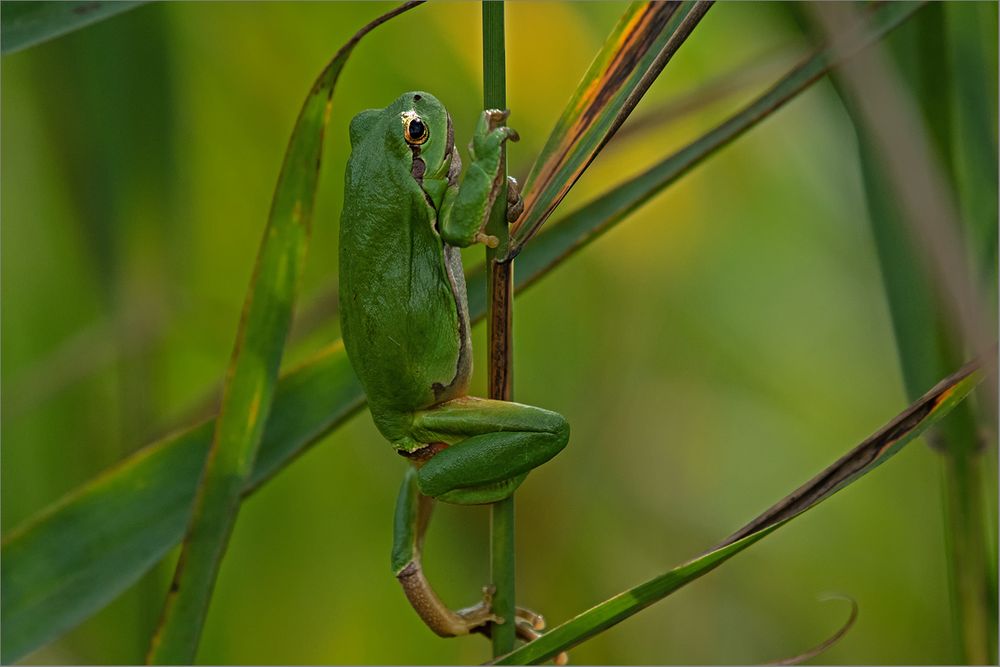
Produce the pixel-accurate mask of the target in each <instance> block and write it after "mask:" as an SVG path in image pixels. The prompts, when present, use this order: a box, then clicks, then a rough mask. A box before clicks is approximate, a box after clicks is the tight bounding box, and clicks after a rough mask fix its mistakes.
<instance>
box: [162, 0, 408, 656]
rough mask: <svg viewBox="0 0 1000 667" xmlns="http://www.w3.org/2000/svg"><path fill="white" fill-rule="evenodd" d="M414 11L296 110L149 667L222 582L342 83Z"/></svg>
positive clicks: (344, 51)
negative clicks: (343, 76)
mask: <svg viewBox="0 0 1000 667" xmlns="http://www.w3.org/2000/svg"><path fill="white" fill-rule="evenodd" d="M415 4H417V3H413V2H409V3H405V4H403V5H400V6H399V7H397V8H395V9H393V10H392V11H390V12H387V13H386V14H383V15H382V16H380V17H379V18H377V19H376V20H374V21H372V22H371V23H369V24H367V25H366V26H364V27H363V28H362V29H361V30H359V31H358V32H357V33H356V34H355V35H354V36H353V37H352V38H351V39H350V40H349V41H348V42H347V43H346V44H345V45H344V46H343V47H341V49H340V50H339V51H338V52H337V53H336V54H335V55H334V56H333V58H332V59H331V60H330V62H329V63H328V64H327V66H326V67H325V68H324V69H323V71H322V72H321V73H320V75H319V77H318V78H317V79H316V82H315V83H314V84H313V86H312V89H311V90H310V91H309V95H308V96H307V97H306V100H305V102H304V103H303V105H302V109H301V111H300V112H299V116H298V119H297V120H296V122H295V128H294V129H293V130H292V136H291V139H289V142H288V149H287V150H286V152H285V159H284V163H283V164H282V168H281V173H280V175H279V176H278V185H277V187H276V189H275V192H274V199H273V200H272V203H271V213H270V215H269V216H268V221H267V226H266V227H265V229H264V238H263V240H262V241H261V247H260V253H259V254H258V256H257V264H256V266H255V267H254V274H253V278H252V279H251V282H250V288H249V290H248V292H247V297H246V301H245V303H244V306H243V316H242V319H241V321H240V327H239V332H238V333H237V337H236V344H235V347H234V349H233V356H232V361H231V362H230V365H229V369H228V372H227V376H226V382H225V386H224V388H223V393H222V405H221V408H220V410H219V417H218V419H217V420H216V422H215V434H214V437H213V440H212V446H211V448H210V449H209V451H208V456H207V458H206V459H205V468H204V471H203V472H202V474H201V482H200V484H199V486H198V490H197V493H196V495H195V498H194V508H193V510H192V514H191V522H190V525H189V527H188V530H187V534H186V536H185V538H184V542H183V544H182V546H181V554H180V558H179V559H178V561H177V569H176V571H175V573H174V579H173V583H172V584H171V586H170V590H169V591H168V593H167V599H166V602H165V603H164V607H163V615H162V617H161V619H160V624H159V626H158V627H157V629H156V632H155V633H154V635H153V639H152V641H151V643H150V647H149V655H148V662H150V663H155V664H189V663H193V662H194V659H195V656H196V654H197V651H198V643H199V641H200V639H201V632H202V627H203V626H204V623H205V617H206V616H207V615H208V606H209V603H210V602H211V599H212V591H213V589H214V588H215V580H216V577H217V576H218V572H219V567H220V566H221V564H222V558H223V556H224V555H225V552H226V546H227V545H228V543H229V536H230V534H231V533H232V530H233V525H234V524H235V522H236V516H237V514H238V512H239V508H240V502H241V497H242V494H243V490H244V488H245V487H246V484H247V481H248V479H249V477H250V475H251V473H252V471H253V469H254V463H255V461H256V458H257V449H258V447H259V445H260V441H261V438H262V436H263V434H264V426H265V424H266V423H267V420H268V416H269V415H270V412H271V406H272V400H273V398H274V391H275V387H276V385H277V380H278V369H279V367H280V364H281V357H282V353H283V352H284V348H285V339H286V337H287V335H288V330H289V327H290V325H291V319H292V310H293V308H294V304H295V296H296V294H297V292H298V287H299V283H300V281H301V275H302V267H303V264H304V263H305V253H306V248H307V245H308V239H309V230H310V227H311V223H312V214H313V208H314V207H315V203H316V186H317V184H318V182H319V169H320V163H321V159H322V154H323V136H324V131H325V129H326V125H327V123H328V122H329V120H330V114H331V111H332V103H333V92H334V88H335V87H336V84H337V79H338V78H339V77H340V72H341V71H342V70H343V68H344V65H345V64H346V63H347V59H348V58H349V57H350V55H351V52H352V51H353V50H354V47H355V46H356V45H357V44H358V42H359V41H360V40H361V38H362V37H364V36H365V35H366V34H367V33H369V32H370V31H371V30H373V29H374V28H375V27H377V26H379V25H381V24H382V23H384V22H386V21H387V20H389V19H391V18H393V17H395V16H398V15H399V14H401V13H402V12H404V11H406V10H408V9H410V8H412V7H413V6H415Z"/></svg>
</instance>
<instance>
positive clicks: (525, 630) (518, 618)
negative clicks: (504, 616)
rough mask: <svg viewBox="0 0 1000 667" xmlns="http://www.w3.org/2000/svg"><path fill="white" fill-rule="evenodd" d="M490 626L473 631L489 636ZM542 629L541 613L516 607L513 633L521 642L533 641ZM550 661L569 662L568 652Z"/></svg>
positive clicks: (543, 625)
mask: <svg viewBox="0 0 1000 667" xmlns="http://www.w3.org/2000/svg"><path fill="white" fill-rule="evenodd" d="M492 627H493V626H492V625H486V626H483V627H482V628H476V629H475V632H481V633H482V634H484V635H486V636H487V637H489V636H490V635H491V630H492ZM544 629H545V618H544V617H543V616H542V615H541V614H538V613H535V612H533V611H531V610H530V609H525V608H524V607H518V608H517V611H516V612H515V619H514V633H515V634H516V635H517V638H518V639H520V640H521V641H523V642H533V641H535V640H536V639H538V638H539V637H541V636H542V632H541V631H542V630H544ZM552 662H553V663H555V664H557V665H566V664H569V654H568V653H566V651H562V652H561V653H559V655H557V656H556V657H555V658H553V659H552Z"/></svg>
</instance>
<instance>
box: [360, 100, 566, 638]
mask: <svg viewBox="0 0 1000 667" xmlns="http://www.w3.org/2000/svg"><path fill="white" fill-rule="evenodd" d="M506 115H507V114H506V113H505V112H500V111H497V110H488V111H485V112H484V113H483V115H482V117H481V118H480V120H479V123H478V124H477V126H476V131H475V135H474V137H473V140H472V142H471V144H470V146H469V150H470V153H471V154H472V162H471V164H470V165H469V167H468V168H467V170H466V174H465V177H464V179H463V180H462V182H461V185H460V186H459V185H458V183H457V181H458V175H459V172H460V171H461V160H460V158H459V155H458V151H457V150H456V149H455V146H454V133H453V130H452V124H451V118H450V117H449V115H448V112H447V111H446V110H445V108H444V107H443V106H442V105H441V103H440V102H439V101H438V100H437V99H436V98H434V97H433V96H432V95H430V94H428V93H424V92H412V93H406V94H404V95H402V96H400V97H399V98H398V99H397V100H396V101H395V102H393V103H392V104H390V105H389V106H388V107H386V108H385V109H372V110H368V111H363V112H361V113H360V114H358V115H357V116H355V118H354V120H353V121H352V122H351V130H350V134H351V157H350V160H349V161H348V165H347V175H346V181H345V190H344V193H345V194H344V208H343V213H342V215H341V221H340V313H341V327H342V331H343V338H344V344H345V346H346V348H347V354H348V357H349V358H350V360H351V364H352V366H353V367H354V370H355V372H356V373H357V375H358V378H359V379H360V381H361V384H362V385H363V386H364V388H365V392H366V394H367V395H368V406H369V408H370V410H371V414H372V418H373V419H374V421H375V425H376V426H377V427H378V429H379V431H381V433H382V435H383V436H385V438H386V439H387V440H388V441H389V442H390V443H392V446H393V447H394V448H395V449H396V450H397V451H398V452H399V453H400V454H403V455H405V456H408V457H409V458H411V459H412V460H413V462H414V468H413V469H411V471H410V472H409V473H408V475H407V478H406V481H405V482H404V484H403V489H402V491H401V493H400V497H399V503H398V505H397V512H396V526H395V528H396V530H395V536H394V546H393V558H392V564H393V569H394V571H395V572H396V575H397V577H399V579H400V581H401V582H402V583H403V587H404V590H406V592H407V595H408V597H409V598H410V600H411V602H412V603H413V604H414V606H415V607H416V608H417V611H418V613H420V615H421V617H422V618H423V619H424V620H425V621H426V622H427V623H428V625H430V626H431V628H432V629H433V630H435V631H436V632H438V633H439V634H442V635H455V634H465V633H467V632H469V631H471V630H474V629H477V628H481V627H482V626H483V624H484V623H486V622H487V621H494V622H496V621H498V619H496V618H495V617H494V616H493V615H492V614H491V613H490V610H489V600H488V597H487V600H485V601H484V603H482V604H480V605H477V606H476V607H474V608H471V609H469V610H465V611H464V612H458V613H455V612H451V611H450V610H448V609H447V608H446V607H444V605H443V604H441V603H440V601H439V600H438V599H437V598H436V596H434V593H433V591H431V590H430V587H429V585H427V583H426V580H425V579H424V578H423V574H422V571H421V569H420V543H421V541H422V536H423V529H424V527H425V525H426V517H427V516H428V513H429V509H430V503H431V501H430V498H436V499H439V500H444V501H446V502H452V503H458V504H479V503H489V502H495V501H497V500H500V499H503V498H506V497H508V496H510V494H511V493H513V492H514V489H515V488H517V486H518V485H519V484H520V483H521V482H522V481H523V480H524V477H525V476H526V475H527V473H528V471H530V470H531V469H533V468H535V467H537V466H539V465H541V464H542V463H544V462H546V461H548V460H549V459H550V458H552V457H553V456H555V455H556V454H557V453H558V452H559V451H560V450H561V449H562V448H563V447H564V446H565V445H566V442H567V440H568V438H569V426H568V424H567V423H566V420H565V419H564V418H563V417H562V416H560V415H558V414H556V413H554V412H550V411H548V410H543V409H541V408H536V407H532V406H527V405H520V404H517V403H509V402H503V401H493V400H487V399H481V398H474V397H470V396H468V395H467V390H468V385H469V377H470V375H471V373H472V348H471V342H470V338H469V309H468V305H467V295H466V288H465V279H464V277H463V273H462V262H461V257H460V255H459V250H458V249H459V248H461V247H466V246H469V245H472V244H473V243H476V242H482V243H487V244H489V245H495V243H496V239H495V238H493V237H489V236H486V235H485V234H483V232H482V229H483V226H484V224H485V222H486V218H487V216H488V213H489V211H490V209H491V208H492V205H493V202H494V201H495V199H496V197H497V193H498V192H499V191H500V189H501V186H502V185H503V180H502V179H503V176H502V170H501V166H502V148H503V144H504V142H505V141H507V140H513V139H516V137H517V135H516V133H515V132H514V131H513V130H511V129H510V128H507V127H504V126H502V125H501V124H502V122H503V121H504V119H506ZM421 124H422V126H421ZM421 129H425V130H426V136H424V133H423V132H419V130H421ZM510 210H513V209H512V208H510V209H508V211H510ZM529 620H530V619H529Z"/></svg>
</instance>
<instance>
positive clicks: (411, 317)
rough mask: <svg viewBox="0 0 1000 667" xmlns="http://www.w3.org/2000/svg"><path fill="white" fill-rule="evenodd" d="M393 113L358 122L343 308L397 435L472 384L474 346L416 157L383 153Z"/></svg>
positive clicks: (345, 327) (346, 216) (450, 254)
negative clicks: (415, 172)
mask: <svg viewBox="0 0 1000 667" xmlns="http://www.w3.org/2000/svg"><path fill="white" fill-rule="evenodd" d="M376 113H377V114H379V115H378V116H374V117H370V118H368V119H365V118H364V116H365V114H376ZM386 116H387V114H384V113H382V112H364V113H363V114H361V115H359V117H358V118H356V119H355V122H354V123H352V137H351V139H352V147H353V150H352V153H351V158H350V160H349V162H348V166H347V176H346V180H345V190H344V208H343V212H342V214H341V220H340V298H341V303H340V313H341V327H342V331H343V337H344V344H345V346H346V348H347V354H348V356H349V358H350V360H351V364H352V366H353V367H354V370H355V372H356V373H357V375H358V378H359V379H360V380H361V383H362V385H363V386H364V388H365V391H366V393H367V394H368V400H369V406H370V408H371V411H372V416H373V417H374V419H375V423H376V425H377V426H378V427H379V429H380V430H381V431H382V433H383V435H385V436H386V437H387V438H389V439H390V440H396V439H398V438H400V437H403V436H405V435H407V433H406V427H407V426H408V423H409V414H410V413H411V412H413V411H414V410H418V409H421V408H426V407H429V406H431V405H434V404H435V403H438V402H440V401H443V400H448V399H450V398H454V397H456V396H460V395H464V394H465V392H466V388H467V383H468V376H469V374H470V372H471V354H470V349H469V348H470V344H469V333H468V323H467V306H466V305H465V300H466V293H465V283H464V279H463V277H462V271H461V260H460V258H459V256H458V253H457V251H456V250H454V249H451V248H447V249H446V248H445V246H444V245H443V243H442V241H441V238H440V236H439V235H438V234H437V231H436V230H435V229H434V221H435V214H434V209H433V208H432V207H431V206H430V204H429V203H428V202H427V200H426V198H425V197H424V193H423V190H422V189H421V187H420V185H419V184H418V183H417V182H416V181H415V180H414V178H413V176H412V175H411V173H410V168H411V166H410V165H411V158H410V157H409V156H408V155H402V156H399V155H393V156H389V157H387V156H386V155H385V151H386V150H389V149H391V147H390V146H387V145H386V141H385V139H384V133H385V132H387V131H389V129H390V128H386V127H382V126H381V125H380V124H384V123H386ZM389 120H390V121H391V120H392V118H391V116H390V117H389ZM395 122H397V123H398V122H399V121H398V119H397V120H396V121H395ZM363 124H367V126H366V127H363V128H362V127H356V126H357V125H363ZM362 129H364V130H365V131H364V132H362Z"/></svg>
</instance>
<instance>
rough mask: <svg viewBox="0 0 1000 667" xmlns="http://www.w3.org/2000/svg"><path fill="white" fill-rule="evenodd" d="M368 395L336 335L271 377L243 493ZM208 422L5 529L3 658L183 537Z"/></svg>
mask: <svg viewBox="0 0 1000 667" xmlns="http://www.w3.org/2000/svg"><path fill="white" fill-rule="evenodd" d="M918 6H919V5H918V4H915V3H905V4H904V3H885V4H883V5H881V6H879V7H878V8H877V9H876V10H875V11H874V12H873V14H872V17H871V18H872V21H871V22H870V23H869V24H868V26H867V27H866V29H865V31H864V33H863V34H861V35H859V36H858V43H859V45H863V44H864V43H868V42H870V41H873V40H875V39H878V38H879V37H881V36H882V35H884V34H885V33H886V32H888V31H889V30H890V29H892V28H893V27H895V26H896V25H898V24H899V23H900V22H902V21H903V20H904V19H905V18H906V17H908V16H909V15H910V14H911V13H912V12H913V11H914V10H915V9H916V7H918ZM828 58H829V54H827V53H826V52H823V51H821V52H819V53H817V54H816V55H814V56H813V57H811V58H810V59H808V60H807V61H805V62H804V63H803V64H802V65H800V66H799V67H798V68H796V69H795V70H794V71H793V72H791V73H790V74H789V75H787V76H786V77H785V78H784V79H782V80H781V81H780V82H779V83H778V84H776V85H775V86H774V87H772V88H771V89H770V90H769V91H767V92H766V93H765V94H764V95H763V96H762V97H761V98H760V99H759V100H758V101H757V102H754V103H753V104H751V105H750V106H748V107H746V108H745V109H744V110H742V111H740V112H739V113H738V114H736V115H735V116H734V117H733V118H732V119H730V120H729V121H727V122H726V123H723V124H722V125H720V126H719V127H718V128H716V129H715V130H713V131H712V132H710V133H708V134H707V135H705V137H703V138H702V139H699V140H698V141H696V142H693V143H692V144H691V145H689V146H688V147H686V148H684V149H682V150H681V151H679V152H678V153H676V154H675V155H673V156H671V157H669V158H667V159H666V160H665V161H663V162H661V163H660V164H659V165H657V166H655V167H653V168H652V169H651V170H650V171H648V172H646V173H645V174H643V175H641V176H639V177H637V178H635V179H633V180H631V181H628V182H626V183H624V184H622V185H621V186H619V187H618V188H615V189H614V190H612V191H611V192H609V193H607V194H606V195H604V196H602V197H600V198H598V199H597V200H594V201H593V202H591V203H590V204H588V205H586V206H584V207H583V208H581V209H579V210H577V211H575V212H573V213H572V214H571V215H569V216H567V217H566V218H563V219H562V220H560V221H559V222H557V223H555V224H553V225H550V226H549V227H548V228H547V229H546V230H544V231H543V232H542V233H540V234H539V235H538V236H537V237H536V238H535V239H534V240H533V241H532V242H531V243H530V244H529V245H528V246H526V247H525V249H524V252H522V253H521V254H520V255H519V257H518V271H517V274H516V275H515V287H516V289H517V290H519V291H520V290H523V289H524V288H526V287H528V286H529V285H531V284H532V283H534V282H535V281H536V280H538V279H539V278H541V276H543V275H544V274H545V273H547V272H548V271H550V270H552V269H553V268H555V267H556V266H558V265H559V263H560V262H562V261H563V260H565V259H567V258H568V257H570V256H572V254H573V253H574V252H576V251H577V250H579V249H580V248H582V247H584V246H585V245H586V244H587V243H589V242H590V241H592V240H593V239H594V238H596V237H597V236H598V235H599V234H600V233H601V232H603V231H605V230H606V229H608V228H610V227H611V226H613V225H614V224H616V223H617V222H619V221H621V220H622V219H623V218H624V217H625V215H627V213H629V212H630V211H632V210H634V209H635V208H637V207H638V206H640V205H641V204H642V203H644V202H645V201H647V200H648V199H649V198H651V197H652V196H653V195H655V194H656V193H657V192H659V191H661V190H662V189H663V188H664V187H666V186H667V185H669V184H670V183H672V182H673V181H674V180H676V179H677V178H679V177H680V176H681V175H683V174H684V173H685V172H686V171H687V170H689V169H691V168H692V167H693V166H694V165H696V164H697V163H699V162H700V161H701V160H703V159H705V158H706V157H707V156H708V155H710V154H711V153H712V152H713V151H715V150H718V149H719V148H721V147H722V146H725V145H726V144H728V143H729V142H730V141H732V140H733V139H735V138H736V137H738V136H740V134H742V132H744V131H746V130H747V129H749V128H750V127H752V126H753V125H755V124H756V123H758V122H760V121H761V120H762V119H763V118H765V117H767V116H768V115H769V114H770V113H771V112H773V111H774V110H775V109H777V108H779V107H780V106H781V105H783V104H784V103H785V102H787V101H788V100H790V99H792V98H793V97H794V96H795V95H797V94H798V93H800V92H801V91H802V90H805V89H806V88H807V87H808V86H809V85H810V84H811V83H813V82H815V81H816V80H818V79H819V78H820V77H821V76H822V75H823V74H824V73H825V72H826V71H827V68H828V67H829V62H828ZM485 280H486V278H485V273H484V272H483V271H482V267H480V268H479V270H478V271H473V272H472V273H471V275H470V277H469V284H468V289H469V311H470V314H471V315H472V317H473V318H474V319H475V320H479V319H481V318H482V317H483V315H484V313H485V311H486V300H485V296H484V295H485V291H486V283H485ZM363 405H364V394H363V393H362V391H361V387H360V385H359V384H358V382H357V380H356V379H355V377H354V374H353V372H352V371H351V368H350V365H349V364H348V362H347V357H346V355H345V354H344V350H343V347H342V345H340V344H339V343H336V344H334V345H332V346H330V347H328V348H327V349H325V350H324V351H322V352H321V353H319V354H318V355H317V356H316V357H315V358H313V359H312V360H311V361H309V362H308V363H307V364H305V365H303V366H301V367H299V368H298V369H296V370H293V371H291V372H289V373H288V374H286V375H285V376H284V377H282V379H281V380H280V382H279V383H278V388H277V390H276V392H275V397H274V405H273V407H272V410H271V416H270V419H269V420H268V423H267V425H266V427H265V429H264V435H263V438H262V440H261V444H260V450H259V452H258V456H257V461H256V463H255V467H254V470H253V473H252V475H251V477H250V480H249V482H248V485H247V488H246V489H245V491H244V493H250V492H251V491H252V490H253V489H254V488H256V487H258V486H259V485H261V484H263V483H264V482H266V481H267V480H268V479H269V478H270V477H272V476H273V475H275V474H276V473H277V472H279V471H280V470H281V469H282V468H283V467H284V466H286V465H288V464H289V463H290V462H291V461H292V460H294V458H295V457H296V456H298V455H299V454H301V453H302V452H303V451H305V449H306V448H307V447H308V446H309V445H310V444H312V443H313V442H315V441H316V440H318V439H319V438H320V437H322V436H323V435H325V434H326V433H328V432H330V431H331V430H332V429H334V428H336V427H338V426H339V425H340V424H342V423H344V421H346V420H347V418H349V417H350V416H351V415H352V414H354V413H355V412H356V411H357V410H359V409H360V408H361V407H362V406H363ZM212 429H213V426H212V425H211V423H210V422H206V423H203V424H200V425H197V426H195V427H193V428H191V429H189V430H186V431H184V432H181V433H179V434H177V435H174V436H171V437H168V438H164V439H163V440H160V441H158V442H155V443H152V444H150V445H148V446H147V447H145V448H143V449H142V450H140V451H139V452H137V453H136V454H134V455H132V456H130V457H129V458H127V459H125V460H123V461H122V462H121V463H119V464H118V465H116V466H114V467H113V468H110V469H109V470H107V471H106V472H105V473H104V474H102V475H101V476H99V477H97V478H96V479H94V480H92V481H91V482H88V483H87V484H84V485H83V486H81V487H80V488H78V489H76V490H74V491H73V492H71V493H69V494H68V495H66V496H64V497H63V498H62V499H60V500H59V501H57V502H56V503H55V504H54V505H52V506H50V507H49V508H47V509H46V510H44V511H43V512H41V513H40V514H38V515H36V516H35V517H33V518H32V519H31V520H29V521H28V522H26V523H25V524H23V525H21V526H19V527H18V528H16V529H15V530H14V531H12V532H11V533H10V534H8V535H6V536H5V537H4V540H3V546H2V558H0V587H2V588H3V592H4V595H3V597H2V598H0V610H2V614H0V621H2V630H3V631H2V635H0V639H2V641H0V661H2V662H4V663H10V662H14V661H16V660H17V659H19V658H21V657H23V656H24V655H25V654H26V653H28V652H29V651H31V650H33V649H35V648H38V647H39V646H41V645H42V644H44V643H45V642H47V641H49V640H51V639H53V638H55V637H57V636H58V635H59V634H61V633H62V632H64V631H66V630H68V629H69V628H71V627H73V626H75V625H76V624H77V623H79V622H80V621H82V620H83V619H85V618H87V617H88V616H90V615H91V614H93V613H94V612H95V611H97V610H98V609H100V608H101V607H103V606H104V605H106V604H107V603H108V602H110V601H111V600H113V599H114V598H115V597H116V596H117V595H118V594H119V593H121V592H122V591H123V590H125V589H126V588H127V587H128V586H129V585H130V584H132V583H133V582H135V581H136V580H137V579H138V578H139V576H141V575H142V573H144V572H145V571H146V570H148V569H149V568H150V567H151V566H152V565H153V564H154V563H156V562H157V561H159V560H160V559H161V558H162V557H163V556H164V555H166V553H167V552H168V551H169V550H170V549H171V548H172V547H173V546H174V545H175V544H177V543H178V542H179V541H180V539H181V538H182V537H183V534H184V528H185V522H186V519H187V516H188V514H189V512H190V509H191V504H192V502H193V499H194V494H195V489H196V488H197V483H198V474H199V472H200V470H201V462H202V461H204V460H205V456H206V453H207V451H208V447H209V445H210V441H211V435H212ZM192 462H194V463H193V464H192Z"/></svg>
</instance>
